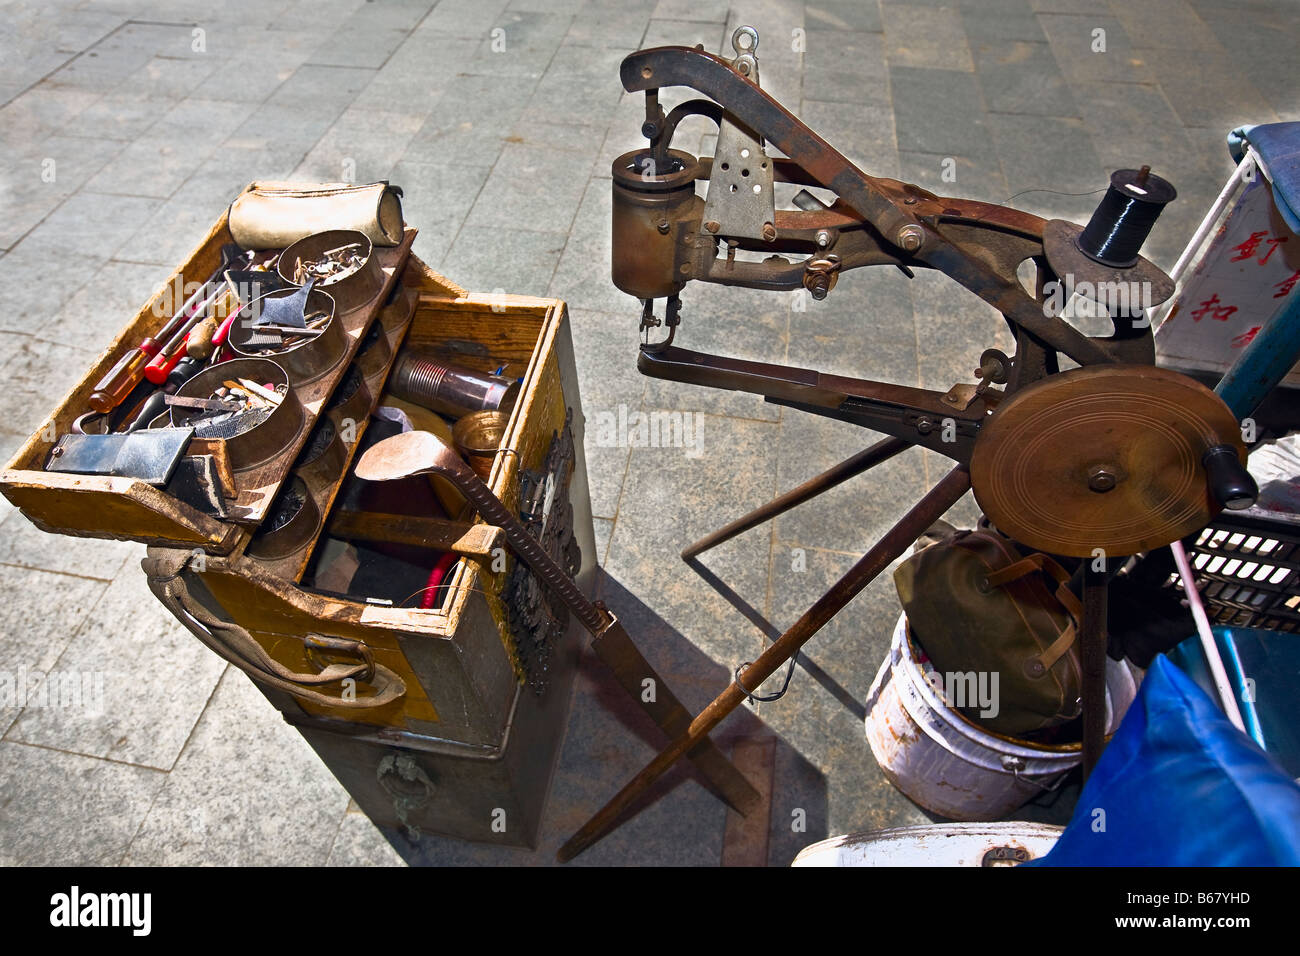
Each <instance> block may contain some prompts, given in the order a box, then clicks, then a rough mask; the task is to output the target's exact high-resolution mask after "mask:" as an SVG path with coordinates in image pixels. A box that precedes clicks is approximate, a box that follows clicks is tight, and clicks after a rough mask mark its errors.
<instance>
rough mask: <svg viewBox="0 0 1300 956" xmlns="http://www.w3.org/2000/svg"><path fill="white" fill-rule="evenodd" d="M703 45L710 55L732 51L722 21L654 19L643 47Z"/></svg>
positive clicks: (648, 25) (649, 25) (647, 29)
mask: <svg viewBox="0 0 1300 956" xmlns="http://www.w3.org/2000/svg"><path fill="white" fill-rule="evenodd" d="M701 43H702V44H704V49H705V51H706V52H708V53H719V54H720V53H722V51H723V50H724V49H725V50H727V51H728V52H730V50H731V43H730V42H729V41H728V40H727V32H726V27H725V25H724V24H723V22H722V21H720V20H716V21H708V20H660V19H653V20H651V21H650V22H649V23H648V24H647V25H646V31H645V39H644V40H643V41H642V43H641V46H642V47H644V48H646V49H649V48H650V47H656V46H698V45H699V44H701Z"/></svg>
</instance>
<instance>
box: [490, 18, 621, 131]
mask: <svg viewBox="0 0 1300 956" xmlns="http://www.w3.org/2000/svg"><path fill="white" fill-rule="evenodd" d="M631 52H632V50H631V48H628V49H611V48H603V47H602V48H592V47H584V46H576V45H572V46H571V45H568V44H567V43H566V44H565V45H563V46H561V47H560V48H559V49H558V50H557V51H556V53H555V57H554V58H553V59H552V60H551V62H550V63H549V64H548V66H547V68H546V73H545V75H544V76H543V77H542V78H541V80H540V81H539V82H538V84H537V88H536V89H535V90H534V91H533V94H532V97H531V98H530V99H529V101H528V105H527V107H526V109H525V110H524V115H523V118H522V119H521V120H520V122H519V123H518V124H517V126H516V129H515V132H516V134H520V133H523V134H525V135H526V130H527V129H528V128H529V127H530V126H532V125H533V124H534V122H537V121H538V120H540V121H541V122H542V123H543V124H562V125H568V126H574V127H580V128H582V140H581V141H582V142H584V143H586V144H587V145H588V146H589V145H590V142H591V140H592V139H593V138H599V136H600V135H602V134H603V131H604V129H605V127H606V125H607V123H608V121H609V119H610V117H611V116H612V115H613V113H614V110H615V108H616V107H617V106H618V102H619V99H620V97H621V96H622V95H623V88H622V86H621V85H620V83H619V81H618V68H619V64H620V63H622V62H623V58H624V57H625V56H626V55H627V54H628V53H631ZM591 127H596V130H593V129H591ZM597 130H599V132H598V131H597Z"/></svg>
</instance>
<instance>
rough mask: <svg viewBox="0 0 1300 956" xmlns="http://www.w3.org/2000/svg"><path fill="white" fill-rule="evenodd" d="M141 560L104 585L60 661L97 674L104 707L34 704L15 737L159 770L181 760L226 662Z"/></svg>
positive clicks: (12, 732) (74, 670)
mask: <svg viewBox="0 0 1300 956" xmlns="http://www.w3.org/2000/svg"><path fill="white" fill-rule="evenodd" d="M133 564H134V562H128V564H127V566H126V567H125V568H124V569H123V570H122V572H121V573H120V574H118V576H117V577H116V578H115V579H114V581H113V583H112V584H111V585H110V586H109V587H108V590H106V591H105V592H103V594H102V596H101V597H100V599H99V601H98V603H97V604H96V605H95V607H94V609H93V610H92V611H91V613H90V615H89V616H88V618H87V619H86V621H85V624H84V625H83V626H82V628H81V629H80V630H79V631H78V632H77V633H76V636H75V637H73V639H72V640H71V641H69V642H68V644H67V646H66V647H65V648H64V650H63V653H62V654H61V655H59V659H58V661H57V662H56V663H55V664H54V667H53V669H54V670H56V671H58V672H59V673H60V674H83V675H94V680H95V681H96V685H95V686H96V687H97V688H98V687H99V686H102V688H103V692H102V693H103V705H102V707H100V708H84V709H78V708H54V707H28V708H27V709H26V710H24V711H23V713H22V715H21V716H20V717H19V718H18V720H17V721H16V722H15V723H14V725H13V726H12V727H11V728H10V729H9V733H8V734H7V735H6V739H7V740H14V741H18V742H21V743H29V744H37V745H41V746H45V747H50V748H54V749H58V750H64V751H69V752H72V753H80V754H84V755H85V756H88V757H103V758H106V759H110V760H116V761H120V762H122V763H129V764H134V765H136V766H144V767H153V768H156V769H158V770H170V769H171V767H172V766H173V765H174V764H175V763H176V759H177V758H178V757H179V756H180V753H181V748H182V747H184V746H185V742H186V740H187V739H188V738H189V735H190V732H191V731H192V730H193V729H194V724H195V722H196V721H197V720H198V719H199V714H200V713H202V711H203V707H204V704H205V703H206V702H207V699H208V697H209V696H211V694H212V691H213V689H214V688H215V687H216V685H217V681H218V680H219V679H220V677H221V674H222V672H224V671H225V669H226V663H225V661H223V660H221V658H219V657H217V656H216V655H215V654H213V653H212V652H211V651H209V650H208V649H207V648H206V647H204V646H203V645H202V644H200V643H199V642H198V641H196V640H195V639H194V637H193V635H192V634H190V632H189V631H187V630H186V629H185V628H184V627H182V626H181V624H180V623H179V622H178V621H177V620H176V619H175V618H173V617H172V616H171V614H169V613H168V612H167V610H166V609H165V608H164V607H163V606H162V605H161V604H160V603H159V602H158V601H157V600H156V599H155V598H154V596H153V594H152V593H151V592H150V591H149V588H148V586H147V585H146V583H145V577H144V573H143V572H142V571H141V570H139V568H137V567H134V566H132V565H133ZM100 681H102V685H101V684H100V683H99V682H100ZM97 692H98V691H97Z"/></svg>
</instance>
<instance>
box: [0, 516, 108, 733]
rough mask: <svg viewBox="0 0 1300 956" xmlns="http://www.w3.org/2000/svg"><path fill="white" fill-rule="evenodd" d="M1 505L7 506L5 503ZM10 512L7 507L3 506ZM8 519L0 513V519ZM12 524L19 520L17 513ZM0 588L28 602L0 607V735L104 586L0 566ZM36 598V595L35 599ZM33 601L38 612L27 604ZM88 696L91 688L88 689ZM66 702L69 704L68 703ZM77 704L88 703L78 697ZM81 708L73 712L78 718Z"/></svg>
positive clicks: (51, 666)
mask: <svg viewBox="0 0 1300 956" xmlns="http://www.w3.org/2000/svg"><path fill="white" fill-rule="evenodd" d="M6 504H7V502H6ZM8 510H9V511H12V510H13V509H12V506H9V509H8ZM8 517H10V515H8V514H6V518H8ZM17 520H19V521H25V520H26V519H24V518H23V517H22V516H21V515H19V516H18V518H17ZM0 586H3V589H4V593H5V594H8V595H22V594H26V595H32V596H33V598H32V601H31V602H28V601H21V600H9V601H6V602H5V603H4V606H3V607H0V674H3V675H4V676H3V679H2V682H0V735H3V734H4V732H5V731H6V730H8V728H9V727H10V725H11V724H12V723H13V722H14V720H15V719H16V718H17V717H18V715H19V713H20V712H21V711H22V709H23V706H24V705H25V704H26V702H27V700H28V699H34V700H35V701H36V702H38V703H39V702H44V701H48V697H46V698H44V699H42V698H41V697H40V695H39V694H37V692H38V691H39V689H40V685H41V684H43V683H44V680H45V677H46V675H48V674H49V673H50V671H51V670H54V669H55V667H56V663H57V661H58V659H59V655H60V654H61V653H63V649H64V648H65V647H66V646H67V645H68V643H69V642H70V641H71V640H72V639H73V635H74V634H76V633H77V631H78V629H79V628H80V627H81V625H82V624H83V623H84V622H85V620H86V619H87V618H88V617H90V616H91V615H92V614H93V613H94V609H95V607H96V605H97V604H98V602H99V600H100V598H101V597H102V596H103V594H104V591H105V590H107V588H108V586H109V583H108V581H105V580H98V579H95V578H87V577H77V576H74V575H70V574H56V573H54V572H52V571H41V570H37V569H36V568H23V567H17V566H14V565H8V564H5V565H0ZM37 596H39V597H37ZM37 600H39V605H37V606H38V607H39V613H33V606H34V604H35V602H36V601H37ZM90 689H91V691H92V694H93V691H94V685H93V684H92V685H91V687H90ZM71 702H72V701H71V699H70V700H69V703H71ZM83 702H85V703H87V704H89V703H90V700H89V699H88V698H84V697H83ZM84 710H85V709H84V708H78V710H77V714H79V715H84Z"/></svg>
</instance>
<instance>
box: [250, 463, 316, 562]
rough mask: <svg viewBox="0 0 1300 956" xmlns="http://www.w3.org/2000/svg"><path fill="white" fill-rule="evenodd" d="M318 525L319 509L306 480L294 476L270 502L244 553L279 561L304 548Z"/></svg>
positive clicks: (262, 558) (263, 559)
mask: <svg viewBox="0 0 1300 956" xmlns="http://www.w3.org/2000/svg"><path fill="white" fill-rule="evenodd" d="M319 525H320V509H319V508H317V507H316V502H315V501H314V500H312V496H311V492H310V491H309V490H308V488H307V483H306V482H305V481H303V480H302V479H301V478H299V477H296V476H295V477H294V478H292V479H290V481H288V482H287V483H286V484H285V486H284V487H283V488H282V489H280V493H279V494H278V495H276V496H275V500H274V501H273V502H271V510H270V511H268V512H267V513H266V517H265V518H263V519H262V524H261V527H259V528H258V529H257V532H256V533H255V534H254V535H253V540H252V541H250V542H248V548H247V549H246V550H245V551H244V553H245V554H247V555H248V556H249V557H250V558H257V559H259V560H262V561H279V560H281V559H282V558H287V557H289V556H290V555H292V554H296V553H298V552H301V551H302V550H303V549H305V548H306V547H307V545H308V544H310V543H311V539H312V538H313V537H314V536H315V534H316V528H317V527H318V526H319Z"/></svg>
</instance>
